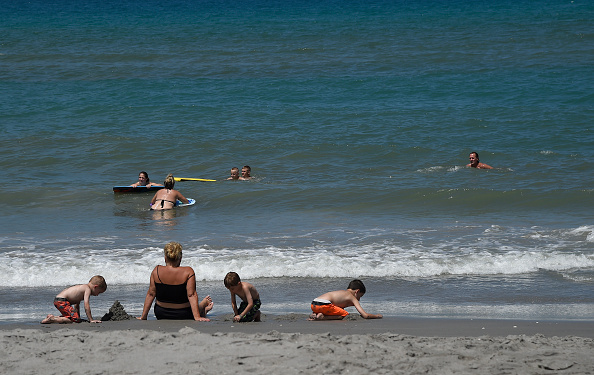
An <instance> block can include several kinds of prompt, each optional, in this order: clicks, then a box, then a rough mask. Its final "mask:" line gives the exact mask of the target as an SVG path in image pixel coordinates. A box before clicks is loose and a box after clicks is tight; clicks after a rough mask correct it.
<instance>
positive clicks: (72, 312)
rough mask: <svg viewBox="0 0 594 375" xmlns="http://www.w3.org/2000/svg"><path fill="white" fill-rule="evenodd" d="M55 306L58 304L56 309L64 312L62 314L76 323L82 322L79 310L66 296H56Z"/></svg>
mask: <svg viewBox="0 0 594 375" xmlns="http://www.w3.org/2000/svg"><path fill="white" fill-rule="evenodd" d="M54 306H56V309H58V310H59V311H60V312H61V313H62V316H65V317H66V318H68V319H70V320H72V321H73V322H75V323H78V322H80V316H79V315H78V312H77V311H76V309H75V308H74V306H72V305H71V304H70V302H68V300H67V299H66V298H59V297H56V298H54Z"/></svg>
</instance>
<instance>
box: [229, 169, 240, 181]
mask: <svg viewBox="0 0 594 375" xmlns="http://www.w3.org/2000/svg"><path fill="white" fill-rule="evenodd" d="M227 180H233V181H237V180H239V168H237V167H233V168H231V177H229V178H228V179H227Z"/></svg>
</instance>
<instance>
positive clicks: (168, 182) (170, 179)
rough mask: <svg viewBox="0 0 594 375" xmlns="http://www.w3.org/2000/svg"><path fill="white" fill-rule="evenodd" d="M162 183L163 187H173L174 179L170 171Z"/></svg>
mask: <svg viewBox="0 0 594 375" xmlns="http://www.w3.org/2000/svg"><path fill="white" fill-rule="evenodd" d="M163 185H165V189H173V186H174V185H175V179H174V178H173V175H172V174H171V173H169V174H168V175H167V177H165V182H164V183H163Z"/></svg>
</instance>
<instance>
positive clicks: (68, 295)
mask: <svg viewBox="0 0 594 375" xmlns="http://www.w3.org/2000/svg"><path fill="white" fill-rule="evenodd" d="M106 290H107V283H106V282H105V279H104V278H103V276H99V275H96V276H93V277H91V280H89V282H88V283H87V284H80V285H74V286H71V287H70V288H66V289H64V290H63V291H61V292H60V293H59V294H58V295H57V296H56V298H54V306H56V308H57V309H58V310H59V311H60V312H61V313H62V316H55V315H52V314H48V316H47V317H46V318H45V319H43V320H42V321H41V323H43V324H47V323H73V322H74V323H80V322H81V319H80V301H82V300H84V304H85V313H86V314H87V318H89V322H91V323H101V321H100V320H94V319H93V316H92V315H91V304H90V303H89V297H90V296H98V295H99V294H101V293H103V292H105V291H106Z"/></svg>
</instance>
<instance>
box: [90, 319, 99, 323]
mask: <svg viewBox="0 0 594 375" xmlns="http://www.w3.org/2000/svg"><path fill="white" fill-rule="evenodd" d="M90 323H101V321H100V320H91V321H90Z"/></svg>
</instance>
